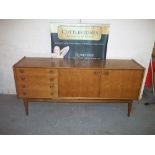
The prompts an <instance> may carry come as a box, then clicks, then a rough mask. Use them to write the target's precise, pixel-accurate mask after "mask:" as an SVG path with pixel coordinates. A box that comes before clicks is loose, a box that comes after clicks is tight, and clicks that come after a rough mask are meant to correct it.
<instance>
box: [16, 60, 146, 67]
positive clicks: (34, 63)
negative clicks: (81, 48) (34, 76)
mask: <svg viewBox="0 0 155 155" xmlns="http://www.w3.org/2000/svg"><path fill="white" fill-rule="evenodd" d="M14 67H39V68H103V69H144V68H143V67H142V66H141V65H140V64H138V63H137V62H136V61H134V60H125V59H123V60H122V59H107V60H95V59H93V60H88V59H85V60H83V59H81V60H80V59H59V58H39V57H23V58H22V59H21V60H19V61H18V62H17V63H16V64H15V65H14Z"/></svg>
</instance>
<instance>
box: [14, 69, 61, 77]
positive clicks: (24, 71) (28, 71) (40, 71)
mask: <svg viewBox="0 0 155 155" xmlns="http://www.w3.org/2000/svg"><path fill="white" fill-rule="evenodd" d="M16 74H17V75H36V76H40V75H41V76H53V75H55V76H57V75H58V71H57V69H48V68H16Z"/></svg>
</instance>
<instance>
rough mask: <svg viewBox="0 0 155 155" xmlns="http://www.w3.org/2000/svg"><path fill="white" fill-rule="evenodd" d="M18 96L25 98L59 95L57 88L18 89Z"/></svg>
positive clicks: (54, 96)
mask: <svg viewBox="0 0 155 155" xmlns="http://www.w3.org/2000/svg"><path fill="white" fill-rule="evenodd" d="M18 96H19V97H23V98H56V97H58V92H57V90H53V91H52V90H51V91H50V90H49V91H47V90H29V89H26V90H23V89H18Z"/></svg>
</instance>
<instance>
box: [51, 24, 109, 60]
mask: <svg viewBox="0 0 155 155" xmlns="http://www.w3.org/2000/svg"><path fill="white" fill-rule="evenodd" d="M50 30H51V50H52V51H51V52H52V57H54V58H74V59H106V52H107V44H108V37H109V25H105V24H63V23H51V25H50Z"/></svg>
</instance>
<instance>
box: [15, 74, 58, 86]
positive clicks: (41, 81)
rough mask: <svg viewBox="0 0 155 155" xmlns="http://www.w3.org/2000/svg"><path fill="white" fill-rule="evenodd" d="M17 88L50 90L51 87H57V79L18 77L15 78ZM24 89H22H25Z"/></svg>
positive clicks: (54, 77)
mask: <svg viewBox="0 0 155 155" xmlns="http://www.w3.org/2000/svg"><path fill="white" fill-rule="evenodd" d="M16 79H17V82H16V83H17V86H18V87H20V88H23V87H24V86H25V87H26V88H36V87H37V89H43V88H50V87H51V86H53V85H56V86H57V85H58V78H57V77H56V76H53V77H44V76H32V75H31V76H26V75H20V76H17V78H16ZM25 87H24V88H25Z"/></svg>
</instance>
